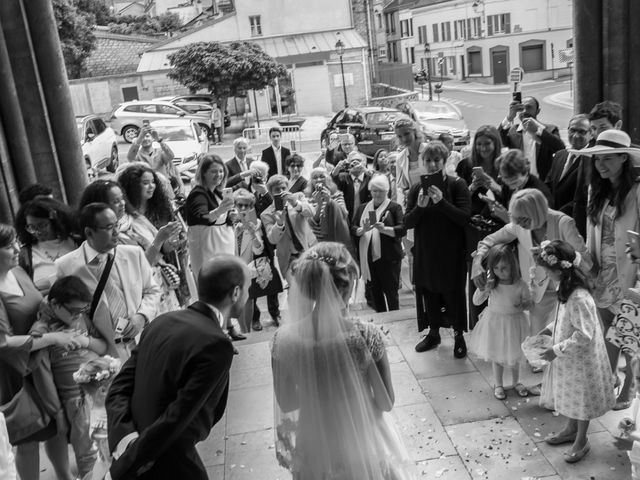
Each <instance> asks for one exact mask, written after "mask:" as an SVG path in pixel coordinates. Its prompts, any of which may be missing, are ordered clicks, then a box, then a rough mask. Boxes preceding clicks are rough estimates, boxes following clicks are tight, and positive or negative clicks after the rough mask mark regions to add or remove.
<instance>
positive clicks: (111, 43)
mask: <svg viewBox="0 0 640 480" xmlns="http://www.w3.org/2000/svg"><path fill="white" fill-rule="evenodd" d="M94 34H95V36H96V49H95V50H94V51H93V52H92V54H91V56H90V57H89V58H88V59H87V64H86V67H87V74H86V77H101V76H105V75H120V74H123V73H134V72H135V71H136V70H137V69H138V63H140V55H141V54H142V52H143V51H144V50H146V49H148V48H149V47H151V46H153V45H154V44H155V43H157V42H159V41H161V40H164V37H159V38H158V37H147V36H138V35H118V34H113V33H109V32H105V31H101V30H98V29H96V30H95V31H94Z"/></svg>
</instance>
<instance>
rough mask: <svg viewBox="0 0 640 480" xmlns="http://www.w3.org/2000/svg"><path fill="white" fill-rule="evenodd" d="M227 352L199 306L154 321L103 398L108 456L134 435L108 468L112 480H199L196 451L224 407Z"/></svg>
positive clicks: (214, 321)
mask: <svg viewBox="0 0 640 480" xmlns="http://www.w3.org/2000/svg"><path fill="white" fill-rule="evenodd" d="M232 358H233V347H232V345H231V342H230V340H229V338H228V337H227V336H226V335H225V334H224V333H223V332H222V329H221V328H220V322H219V319H218V318H217V316H216V314H215V313H214V311H213V310H212V309H211V308H210V307H209V306H208V305H207V304H205V303H203V302H196V303H194V304H193V305H191V306H190V307H189V308H187V309H185V310H179V311H176V312H170V313H166V314H164V315H161V316H160V317H158V318H156V319H155V320H154V321H153V322H151V323H150V324H149V325H148V326H147V327H146V328H145V329H144V331H143V333H142V338H141V340H140V344H139V345H138V347H137V348H136V349H135V350H134V351H133V352H132V354H131V358H130V359H129V360H127V362H126V363H125V364H124V366H123V367H122V370H121V371H120V373H119V374H118V375H117V377H116V378H115V380H114V382H113V385H112V386H111V389H110V390H109V394H108V396H107V402H106V407H107V416H108V432H109V449H110V451H111V452H114V451H115V450H116V447H117V446H118V443H119V442H120V440H121V439H122V438H124V437H125V436H126V435H128V434H130V433H132V432H138V433H139V434H140V436H139V438H138V439H137V440H135V441H134V442H133V443H131V444H130V445H129V447H128V448H127V449H126V450H125V452H124V453H123V454H122V456H121V457H120V458H118V459H117V460H115V461H114V462H113V464H112V466H111V475H112V477H113V479H114V480H119V479H133V478H143V479H149V480H151V479H153V480H175V479H182V478H184V479H189V480H194V479H195V480H200V479H202V480H205V479H207V473H206V471H205V468H204V466H203V464H202V461H201V460H200V457H199V456H198V454H197V452H196V449H195V445H196V443H197V442H200V441H202V440H204V439H205V438H207V436H208V435H209V432H210V431H211V428H213V426H214V425H215V424H216V422H218V421H219V420H220V418H221V417H222V415H223V413H224V409H225V406H226V404H227V394H228V391H229V368H230V367H231V360H232Z"/></svg>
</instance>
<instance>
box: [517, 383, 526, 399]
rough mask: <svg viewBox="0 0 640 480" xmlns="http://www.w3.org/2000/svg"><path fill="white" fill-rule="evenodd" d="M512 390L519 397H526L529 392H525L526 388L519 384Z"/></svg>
mask: <svg viewBox="0 0 640 480" xmlns="http://www.w3.org/2000/svg"><path fill="white" fill-rule="evenodd" d="M513 388H514V389H515V391H516V392H517V393H518V395H520V396H521V397H526V396H528V395H529V390H527V387H525V386H524V385H523V384H521V383H516V385H515V386H514V387H513Z"/></svg>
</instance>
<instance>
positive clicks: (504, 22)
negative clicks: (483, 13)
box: [487, 13, 511, 36]
mask: <svg viewBox="0 0 640 480" xmlns="http://www.w3.org/2000/svg"><path fill="white" fill-rule="evenodd" d="M498 33H511V14H510V13H501V14H499V15H489V16H488V17H487V35H489V36H491V35H496V34H498Z"/></svg>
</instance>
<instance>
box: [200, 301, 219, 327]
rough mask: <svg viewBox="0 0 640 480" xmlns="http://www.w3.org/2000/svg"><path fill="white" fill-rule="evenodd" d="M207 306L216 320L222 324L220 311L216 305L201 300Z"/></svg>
mask: <svg viewBox="0 0 640 480" xmlns="http://www.w3.org/2000/svg"><path fill="white" fill-rule="evenodd" d="M203 303H204V304H205V305H206V306H207V307H209V308H210V309H211V310H213V313H214V314H215V316H216V318H217V319H218V322H219V323H220V325H222V320H223V318H222V312H221V311H220V310H218V309H217V308H216V307H214V306H213V305H211V304H210V303H207V302H203Z"/></svg>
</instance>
